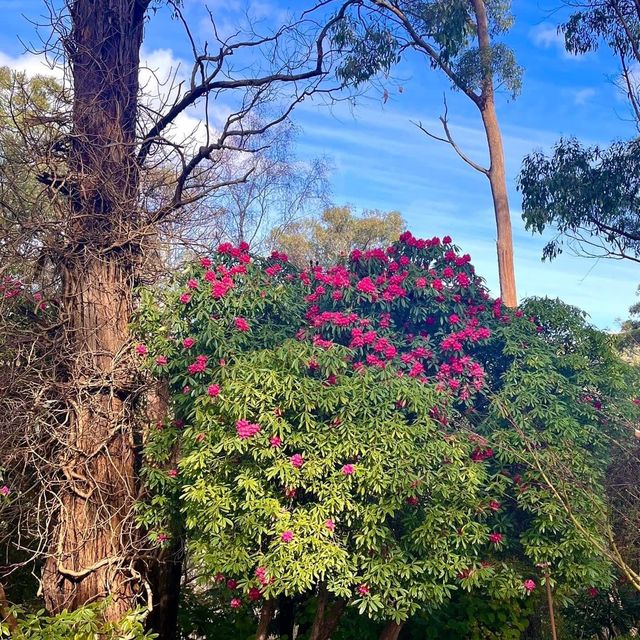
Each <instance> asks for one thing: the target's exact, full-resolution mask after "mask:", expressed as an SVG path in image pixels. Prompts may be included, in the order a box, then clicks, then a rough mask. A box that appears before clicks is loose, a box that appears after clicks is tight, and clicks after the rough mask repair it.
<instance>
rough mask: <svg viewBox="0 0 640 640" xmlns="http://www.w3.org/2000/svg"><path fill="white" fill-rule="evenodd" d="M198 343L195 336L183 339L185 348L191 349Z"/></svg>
mask: <svg viewBox="0 0 640 640" xmlns="http://www.w3.org/2000/svg"><path fill="white" fill-rule="evenodd" d="M195 343H196V341H195V340H194V339H193V338H185V339H184V340H183V341H182V346H183V347H184V348H185V349H190V348H191V347H193V345H194V344H195Z"/></svg>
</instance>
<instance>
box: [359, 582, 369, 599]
mask: <svg viewBox="0 0 640 640" xmlns="http://www.w3.org/2000/svg"><path fill="white" fill-rule="evenodd" d="M358 593H359V594H360V595H361V596H362V597H364V596H368V595H369V586H368V585H366V584H361V585H360V586H359V587H358Z"/></svg>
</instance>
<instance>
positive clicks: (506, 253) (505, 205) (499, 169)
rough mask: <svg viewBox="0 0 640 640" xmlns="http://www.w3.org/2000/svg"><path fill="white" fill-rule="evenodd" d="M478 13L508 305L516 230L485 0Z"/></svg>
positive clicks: (478, 1) (482, 102) (476, 1)
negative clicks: (494, 84) (506, 168)
mask: <svg viewBox="0 0 640 640" xmlns="http://www.w3.org/2000/svg"><path fill="white" fill-rule="evenodd" d="M473 8H474V13H475V16H476V28H477V35H478V47H479V49H480V64H481V73H482V83H481V84H482V90H481V93H480V97H479V99H478V102H477V103H476V104H477V106H478V108H479V109H480V114H481V116H482V123H483V125H484V130H485V134H486V136H487V145H488V147H489V162H490V164H489V172H488V178H489V183H490V185H491V197H492V198H493V209H494V212H495V217H496V230H497V234H496V235H497V242H496V245H497V251H498V277H499V279H500V296H501V297H502V301H503V302H504V304H505V305H506V306H508V307H516V306H517V305H518V297H517V294H516V275H515V266H514V261H513V233H512V230H511V213H510V211H509V197H508V193H507V176H506V171H505V164H504V148H503V146H502V134H501V132H500V125H499V123H498V116H497V114H496V105H495V89H494V86H493V71H492V61H491V58H492V50H491V40H490V35H489V21H488V18H487V9H486V6H485V0H473Z"/></svg>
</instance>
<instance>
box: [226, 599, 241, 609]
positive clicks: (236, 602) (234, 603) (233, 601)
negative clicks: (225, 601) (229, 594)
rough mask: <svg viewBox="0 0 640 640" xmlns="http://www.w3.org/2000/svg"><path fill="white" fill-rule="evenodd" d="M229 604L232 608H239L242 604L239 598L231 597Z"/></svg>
mask: <svg viewBox="0 0 640 640" xmlns="http://www.w3.org/2000/svg"><path fill="white" fill-rule="evenodd" d="M229 606H230V607H231V608H232V609H239V608H240V607H241V606H242V600H240V598H231V602H230V603H229Z"/></svg>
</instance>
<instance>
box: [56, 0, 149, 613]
mask: <svg viewBox="0 0 640 640" xmlns="http://www.w3.org/2000/svg"><path fill="white" fill-rule="evenodd" d="M68 8H69V12H70V17H71V30H70V32H69V34H68V35H67V36H66V38H65V40H64V45H65V49H66V52H67V56H68V60H69V62H70V64H71V70H72V75H73V87H74V95H73V126H72V134H71V142H70V151H69V159H68V167H69V172H68V176H67V178H66V190H67V192H68V194H69V199H68V207H69V210H68V220H67V225H66V229H65V245H64V248H63V251H62V255H61V256H60V259H59V269H60V272H61V277H62V281H63V295H62V300H61V307H62V313H63V321H64V323H65V329H66V353H65V356H66V358H67V363H68V364H67V372H68V377H67V379H66V380H65V384H64V396H65V397H64V400H65V402H66V404H67V409H68V422H67V431H66V437H67V442H66V443H65V444H66V446H65V448H64V451H63V453H62V460H61V468H62V469H64V475H65V478H64V480H65V482H64V484H63V485H62V489H61V491H60V495H59V508H58V515H57V521H56V528H55V532H54V539H53V543H52V548H51V549H50V555H49V559H48V561H47V563H46V566H45V569H44V575H43V592H44V597H45V602H46V605H47V608H48V609H49V610H50V611H51V612H58V611H61V610H62V609H64V608H71V609H73V608H76V607H78V606H81V605H83V604H86V603H88V602H92V601H95V600H97V599H100V598H102V597H104V596H107V595H109V596H111V599H110V601H109V603H108V605H107V608H106V611H105V617H106V618H107V619H116V618H119V617H120V616H121V615H122V614H123V613H125V612H126V611H127V610H129V609H131V608H132V607H133V606H135V605H136V604H137V602H138V600H137V599H138V596H139V595H140V594H141V592H142V584H143V581H142V579H141V575H140V572H139V571H140V566H139V563H138V562H137V558H136V553H135V547H136V543H137V540H136V535H137V534H136V532H135V527H134V526H133V518H132V515H133V513H132V510H133V505H134V501H135V499H136V496H137V493H138V487H137V481H136V458H137V445H138V444H139V437H138V434H137V424H136V418H135V411H134V408H135V407H134V401H135V380H134V377H133V374H132V367H131V366H130V365H129V364H128V358H127V352H128V343H129V339H130V335H129V322H130V318H131V311H132V308H131V307H132V288H133V281H134V273H135V263H136V259H137V253H138V249H137V245H136V232H137V228H136V226H137V224H138V221H139V215H138V203H137V197H138V186H139V185H138V182H139V181H138V168H137V165H136V162H135V128H136V116H137V96H138V68H139V50H140V46H141V43H142V34H143V20H144V13H145V10H146V8H147V2H146V1H136V0H93V1H92V0H76V1H75V2H70V3H69V4H68Z"/></svg>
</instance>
